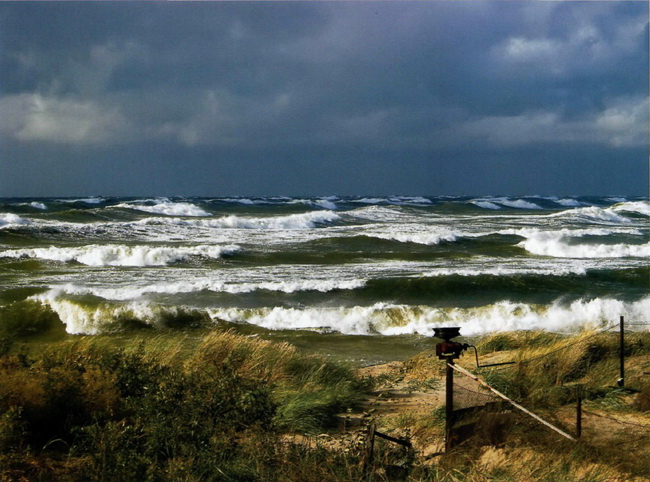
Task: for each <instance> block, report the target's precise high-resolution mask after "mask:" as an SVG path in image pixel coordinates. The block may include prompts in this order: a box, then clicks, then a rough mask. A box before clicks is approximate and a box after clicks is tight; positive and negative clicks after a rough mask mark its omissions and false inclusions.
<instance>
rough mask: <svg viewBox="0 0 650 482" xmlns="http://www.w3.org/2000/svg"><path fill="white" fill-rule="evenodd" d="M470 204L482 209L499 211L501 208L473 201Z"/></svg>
mask: <svg viewBox="0 0 650 482" xmlns="http://www.w3.org/2000/svg"><path fill="white" fill-rule="evenodd" d="M470 202H471V203H472V204H474V205H476V206H478V207H480V208H483V209H494V210H497V209H501V206H498V205H496V204H494V203H492V202H490V201H481V200H474V201H470Z"/></svg>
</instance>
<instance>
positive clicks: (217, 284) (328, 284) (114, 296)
mask: <svg viewBox="0 0 650 482" xmlns="http://www.w3.org/2000/svg"><path fill="white" fill-rule="evenodd" d="M364 285H365V281H364V280H360V279H354V280H296V281H268V282H258V283H253V282H251V283H232V282H227V281H223V280H213V279H200V280H192V281H179V282H174V283H159V284H150V285H147V286H125V287H118V288H100V287H89V286H77V285H73V284H67V285H63V286H56V287H53V288H51V289H50V290H49V292H48V298H50V299H57V298H59V297H61V296H65V295H93V296H97V297H99V298H103V299H105V300H113V301H127V300H137V299H139V298H142V297H143V296H144V295H147V294H180V293H198V292H201V291H212V292H217V293H230V294H243V293H253V292H255V291H260V290H267V291H276V292H280V293H296V292H302V291H318V292H321V293H327V292H330V291H335V290H353V289H356V288H361V287H363V286H364Z"/></svg>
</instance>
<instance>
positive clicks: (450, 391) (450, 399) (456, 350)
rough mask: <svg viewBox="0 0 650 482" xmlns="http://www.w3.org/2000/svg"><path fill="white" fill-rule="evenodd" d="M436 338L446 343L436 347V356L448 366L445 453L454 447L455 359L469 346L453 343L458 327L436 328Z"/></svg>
mask: <svg viewBox="0 0 650 482" xmlns="http://www.w3.org/2000/svg"><path fill="white" fill-rule="evenodd" d="M433 333H434V336H435V337H436V338H442V339H443V340H444V341H443V342H442V343H438V344H437V345H436V355H437V356H438V358H439V359H440V360H445V362H446V363H445V366H446V372H445V375H446V384H445V452H447V453H449V451H450V450H451V449H452V447H453V443H452V431H453V427H454V422H455V417H454V369H453V365H454V359H456V358H458V357H460V354H461V353H462V352H463V351H464V350H466V349H467V348H469V345H467V344H463V343H457V342H455V341H451V340H452V339H453V338H456V337H457V336H460V328H459V327H457V326H453V327H445V328H434V331H433Z"/></svg>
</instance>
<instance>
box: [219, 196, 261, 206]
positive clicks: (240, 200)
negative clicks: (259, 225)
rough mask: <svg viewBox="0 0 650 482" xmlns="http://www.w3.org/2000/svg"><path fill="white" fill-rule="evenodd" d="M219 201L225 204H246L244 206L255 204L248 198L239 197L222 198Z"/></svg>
mask: <svg viewBox="0 0 650 482" xmlns="http://www.w3.org/2000/svg"><path fill="white" fill-rule="evenodd" d="M219 201H223V202H225V203H238V204H246V205H253V204H257V203H256V202H255V201H253V200H252V199H248V198H241V197H236V198H223V199H219Z"/></svg>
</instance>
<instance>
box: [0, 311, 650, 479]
mask: <svg viewBox="0 0 650 482" xmlns="http://www.w3.org/2000/svg"><path fill="white" fill-rule="evenodd" d="M26 308H27V307H20V309H21V310H23V309H26ZM16 316H19V313H18V314H16ZM39 323H40V322H39ZM41 324H42V325H43V327H45V328H47V326H48V322H47V320H46V322H43V323H41ZM11 326H13V325H11ZM39 326H40V325H39ZM36 331H37V330H36ZM0 340H4V341H2V342H0V347H2V350H0V480H21V479H22V480H71V481H76V480H91V481H113V480H126V481H128V480H138V481H139V480H151V481H154V480H156V481H157V480H161V481H163V480H164V481H166V480H174V481H176V480H186V481H193V480H197V481H198V480H242V481H244V480H245V481H250V480H260V481H266V480H293V481H323V480H342V481H358V480H368V481H381V480H396V477H403V476H405V475H404V473H403V472H399V470H401V469H402V468H403V467H402V466H400V465H395V464H396V463H397V462H399V461H402V462H403V461H404V460H406V459H405V454H404V453H403V451H401V449H400V448H399V447H396V446H395V445H394V444H390V443H388V442H385V441H381V440H378V441H377V442H376V446H375V459H374V460H375V462H374V464H373V465H372V466H371V467H365V470H364V454H365V452H364V446H363V444H362V443H357V442H359V440H357V441H356V442H355V443H347V444H346V443H340V442H341V440H339V441H338V442H337V443H335V444H333V445H332V444H330V445H328V444H327V443H325V442H323V440H327V439H323V438H322V436H321V435H319V434H320V433H321V432H322V431H327V430H330V429H331V430H330V433H331V434H333V435H331V437H332V438H333V439H335V438H336V437H337V433H338V432H337V431H336V430H334V428H335V427H336V425H337V424H338V422H339V421H340V419H339V418H337V415H338V414H340V413H342V412H346V411H348V410H352V409H354V408H355V407H357V406H358V405H359V403H360V401H361V400H362V398H363V397H364V396H365V395H366V394H367V393H368V391H369V390H371V389H372V388H373V383H381V382H382V380H372V379H369V378H361V377H359V376H358V375H357V374H356V370H355V367H353V366H350V365H347V364H345V363H342V362H339V361H333V360H331V359H329V358H327V357H321V356H311V355H307V354H305V353H304V352H303V351H301V350H298V349H297V348H295V347H294V346H293V345H291V344H288V343H277V342H275V343H274V342H270V341H265V340H262V339H261V338H259V337H256V336H244V335H241V334H237V333H236V332H234V331H231V330H225V331H224V330H214V331H209V332H208V331H206V330H197V331H195V332H188V333H186V334H184V335H182V336H179V335H178V334H174V333H171V334H170V333H161V334H160V335H157V336H152V335H151V334H150V333H147V334H135V335H133V334H132V335H129V336H115V335H111V336H94V337H72V338H71V337H67V338H64V339H61V340H59V341H57V342H55V343H49V344H43V343H39V344H32V345H30V344H26V345H24V346H21V345H16V344H14V345H13V346H12V344H11V340H10V338H8V337H5V338H0ZM476 344H477V346H478V348H479V353H481V355H485V356H488V357H491V358H493V359H503V360H506V359H508V360H510V359H512V360H516V361H518V363H517V365H515V366H506V367H502V368H499V369H490V368H486V369H482V370H480V373H481V375H482V376H483V377H484V378H485V379H486V380H487V381H488V382H489V383H491V384H492V385H493V386H495V387H496V388H498V389H500V390H502V391H503V392H505V393H507V394H508V395H510V396H512V397H513V398H516V399H518V400H519V401H522V402H524V401H525V404H526V406H527V407H529V408H534V409H535V410H536V411H539V412H540V413H544V414H545V416H549V417H550V418H552V419H553V420H554V421H557V422H558V423H562V422H563V418H562V413H563V410H564V411H567V410H568V409H567V408H566V407H569V406H570V405H571V404H572V403H573V397H574V396H575V393H576V390H575V387H577V386H580V387H581V389H582V390H583V393H584V394H585V398H586V403H587V405H586V406H587V408H589V409H590V410H594V411H597V412H598V413H602V414H615V415H617V416H619V417H628V418H626V420H632V418H630V417H633V416H634V415H635V414H642V415H643V414H645V413H647V412H648V411H650V383H648V380H647V376H646V377H645V378H644V376H643V371H644V370H646V371H647V362H648V361H649V360H648V355H650V339H649V338H648V337H647V334H640V335H638V336H636V335H631V336H629V337H628V342H627V345H626V346H627V350H628V355H629V356H630V358H629V361H630V363H629V365H630V366H629V369H628V376H627V377H626V384H627V385H628V386H634V387H636V388H638V389H639V393H638V394H636V395H634V396H632V395H630V394H629V393H625V392H622V391H621V390H619V389H618V388H616V387H615V382H616V378H617V376H618V367H617V359H618V339H617V337H616V334H612V333H602V334H594V333H582V334H579V335H576V336H574V337H566V336H561V335H555V334H549V333H544V332H525V333H524V332H521V333H504V334H495V335H493V336H488V337H484V338H483V339H481V340H478V341H477V342H476ZM468 357H470V355H465V356H464V357H462V358H461V360H460V363H461V364H463V365H465V366H466V367H468V368H470V367H472V365H473V358H468ZM639 360H641V361H642V362H639ZM442 365H443V364H442V362H440V361H439V360H437V358H435V356H433V355H432V353H431V352H422V353H421V354H419V355H417V356H415V357H412V358H411V359H409V360H408V361H406V362H405V363H403V364H402V365H401V370H400V372H399V374H398V375H399V377H400V378H401V382H402V383H403V384H406V385H405V386H406V387H410V386H411V385H413V386H414V387H415V388H416V389H418V390H429V389H431V390H435V389H438V388H439V387H440V380H441V376H442V373H443V368H442ZM473 371H474V370H473ZM415 388H414V389H415ZM631 401H632V403H631ZM443 413H444V407H440V408H439V409H437V410H436V411H435V412H434V413H432V414H430V415H420V414H413V413H396V414H392V415H386V416H384V418H383V420H379V426H380V428H381V429H382V430H386V431H388V432H389V433H392V434H394V435H397V436H410V437H411V439H412V440H414V441H415V442H417V443H418V444H419V445H420V446H425V445H426V444H428V443H432V441H436V440H438V441H439V440H440V439H441V434H442V428H443V426H444V419H443V417H442V414H443ZM567 413H568V412H567ZM644 416H645V415H644ZM565 418H566V417H565ZM555 419H557V420H555ZM497 421H498V420H497ZM497 426H499V424H498V423H495V424H494V427H497ZM497 428H498V429H499V430H501V429H503V427H502V426H499V427H497ZM497 428H495V429H494V430H497ZM634 430H636V431H633V430H631V429H630V430H627V431H626V430H622V431H621V430H619V431H617V432H615V433H612V434H609V435H608V434H607V433H605V435H603V436H602V437H601V438H598V439H585V440H581V441H580V443H578V444H574V443H572V442H570V441H564V440H561V439H558V436H557V434H554V433H553V432H550V431H549V432H547V431H545V430H544V429H540V427H539V426H538V425H535V422H534V421H531V420H527V419H525V418H519V419H508V426H507V428H506V431H507V437H505V438H503V439H502V440H501V439H500V438H499V437H494V439H495V440H496V439H497V438H499V439H500V440H499V441H498V442H497V441H493V442H492V443H491V444H490V443H488V444H487V445H486V443H485V442H486V440H478V439H475V440H473V441H470V442H467V443H464V444H463V445H462V446H460V447H458V449H457V450H454V451H453V452H452V453H450V454H446V455H444V456H442V457H436V458H432V459H427V458H426V457H425V456H424V455H422V454H421V453H420V454H416V457H415V458H411V459H409V460H408V463H407V466H408V468H409V472H408V480H423V481H429V480H430V481H434V480H435V481H438V480H442V481H464V480H470V481H483V480H486V481H487V480H504V481H505V480H509V481H517V480H553V481H555V480H567V481H568V480H593V481H605V480H634V478H635V477H636V478H637V479H638V480H644V478H648V477H650V457H648V456H647V455H648V448H647V447H648V444H650V440H648V436H647V431H646V435H645V438H644V435H643V433H644V432H643V431H642V429H640V430H641V431H639V429H636V428H635V429H634ZM488 432H489V430H488ZM484 435H485V436H486V437H487V439H490V434H489V433H487V434H484ZM492 435H494V434H492ZM599 437H600V435H599ZM488 442H489V440H488ZM644 444H645V445H644ZM621 446H624V447H626V449H625V450H624V451H622V450H619V448H620V447H621ZM643 454H645V456H644V455H643ZM399 463H401V462H399ZM391 470H393V471H395V470H397V472H391ZM396 474H397V475H396Z"/></svg>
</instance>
